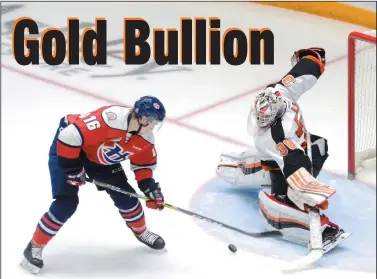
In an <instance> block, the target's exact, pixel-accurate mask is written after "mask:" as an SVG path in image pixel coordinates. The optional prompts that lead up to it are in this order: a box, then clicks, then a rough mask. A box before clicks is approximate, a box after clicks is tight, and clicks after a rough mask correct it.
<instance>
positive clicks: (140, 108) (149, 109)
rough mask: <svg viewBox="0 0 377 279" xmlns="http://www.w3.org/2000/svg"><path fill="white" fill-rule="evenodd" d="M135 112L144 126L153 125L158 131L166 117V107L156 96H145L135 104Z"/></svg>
mask: <svg viewBox="0 0 377 279" xmlns="http://www.w3.org/2000/svg"><path fill="white" fill-rule="evenodd" d="M133 112H134V114H135V116H136V118H137V119H138V121H139V124H140V125H142V126H147V125H149V124H152V125H153V126H154V127H158V129H159V128H160V127H161V125H162V121H164V119H165V116H166V111H165V107H164V105H163V104H162V103H161V101H160V100H159V99H157V98H156V97H154V96H143V97H141V98H140V99H139V100H137V101H136V102H135V104H134V108H133Z"/></svg>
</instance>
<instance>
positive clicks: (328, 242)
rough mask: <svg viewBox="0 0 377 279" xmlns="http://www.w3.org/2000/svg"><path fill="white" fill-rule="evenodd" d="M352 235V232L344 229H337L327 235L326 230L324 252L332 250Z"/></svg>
mask: <svg viewBox="0 0 377 279" xmlns="http://www.w3.org/2000/svg"><path fill="white" fill-rule="evenodd" d="M325 230H326V229H325ZM350 235H351V233H346V232H344V230H342V229H339V230H336V231H334V232H330V233H329V234H328V235H326V232H324V237H323V253H324V254H326V253H328V252H330V251H331V250H332V249H334V248H335V247H336V246H338V245H339V244H340V243H341V242H343V241H344V240H346V239H347V238H348V237H349V236H350Z"/></svg>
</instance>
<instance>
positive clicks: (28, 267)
mask: <svg viewBox="0 0 377 279" xmlns="http://www.w3.org/2000/svg"><path fill="white" fill-rule="evenodd" d="M20 265H21V266H22V267H23V268H24V269H25V270H27V271H29V272H30V273H32V274H38V273H39V271H40V270H41V269H40V268H39V267H37V266H35V265H33V264H31V263H29V262H28V261H27V259H26V258H25V257H24V258H23V260H22V261H21V263H20Z"/></svg>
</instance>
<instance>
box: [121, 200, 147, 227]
mask: <svg viewBox="0 0 377 279" xmlns="http://www.w3.org/2000/svg"><path fill="white" fill-rule="evenodd" d="M119 213H120V215H121V216H122V218H123V220H124V221H125V222H126V224H127V226H128V227H129V228H130V229H131V230H132V231H133V232H134V233H135V234H142V233H143V232H145V231H146V229H147V226H146V223H145V216H144V210H143V207H142V206H141V204H140V202H139V201H138V202H137V204H136V205H135V206H134V207H132V208H130V209H119Z"/></svg>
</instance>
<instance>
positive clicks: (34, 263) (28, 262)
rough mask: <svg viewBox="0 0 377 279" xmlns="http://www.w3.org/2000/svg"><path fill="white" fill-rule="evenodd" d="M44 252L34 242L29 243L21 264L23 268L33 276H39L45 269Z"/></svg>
mask: <svg viewBox="0 0 377 279" xmlns="http://www.w3.org/2000/svg"><path fill="white" fill-rule="evenodd" d="M42 250H43V248H39V247H37V246H35V245H34V244H33V242H32V241H30V242H29V244H28V245H27V247H26V248H25V250H24V258H23V260H22V262H21V266H22V267H23V268H24V269H26V270H28V271H29V272H31V273H33V274H37V273H38V272H39V271H40V269H41V268H42V267H43V260H42Z"/></svg>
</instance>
